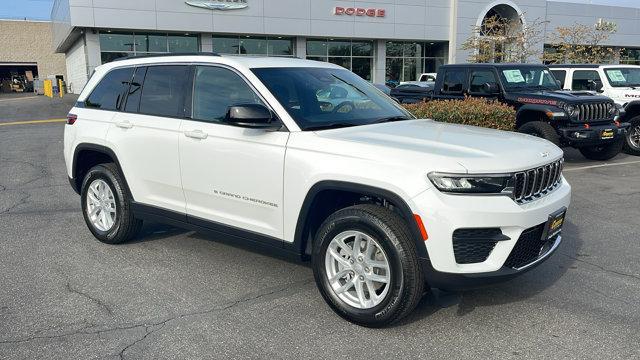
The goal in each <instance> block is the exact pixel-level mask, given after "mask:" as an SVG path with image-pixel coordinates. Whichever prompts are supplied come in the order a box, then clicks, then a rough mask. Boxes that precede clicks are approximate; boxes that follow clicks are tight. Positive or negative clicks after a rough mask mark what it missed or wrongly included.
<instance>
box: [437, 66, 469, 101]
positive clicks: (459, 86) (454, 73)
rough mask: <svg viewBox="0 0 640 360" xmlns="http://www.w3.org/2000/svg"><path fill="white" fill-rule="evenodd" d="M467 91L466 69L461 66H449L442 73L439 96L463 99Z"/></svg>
mask: <svg viewBox="0 0 640 360" xmlns="http://www.w3.org/2000/svg"><path fill="white" fill-rule="evenodd" d="M466 91H467V69H466V68H462V67H449V68H446V69H444V71H443V74H442V88H441V89H440V94H439V96H438V97H439V98H442V99H464V96H465V93H466Z"/></svg>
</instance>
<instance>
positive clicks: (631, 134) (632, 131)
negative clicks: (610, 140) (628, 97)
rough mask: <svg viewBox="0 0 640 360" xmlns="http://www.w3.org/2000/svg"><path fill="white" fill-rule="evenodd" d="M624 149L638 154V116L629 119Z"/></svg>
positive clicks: (639, 152) (639, 133)
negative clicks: (629, 125)
mask: <svg viewBox="0 0 640 360" xmlns="http://www.w3.org/2000/svg"><path fill="white" fill-rule="evenodd" d="M625 151H626V152H627V153H629V154H631V155H636V156H640V116H636V117H634V118H633V119H631V127H630V128H629V130H628V131H627V136H626V143H625Z"/></svg>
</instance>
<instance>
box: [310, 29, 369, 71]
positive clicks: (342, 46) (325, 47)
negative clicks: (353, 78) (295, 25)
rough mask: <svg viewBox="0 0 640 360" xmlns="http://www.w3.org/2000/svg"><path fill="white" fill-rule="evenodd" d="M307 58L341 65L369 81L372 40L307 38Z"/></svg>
mask: <svg viewBox="0 0 640 360" xmlns="http://www.w3.org/2000/svg"><path fill="white" fill-rule="evenodd" d="M307 59H308V60H315V61H326V62H330V63H332V64H336V65H339V66H342V67H344V68H346V69H349V70H351V71H353V72H354V73H356V74H358V75H359V76H360V77H361V78H363V79H365V80H368V81H371V79H372V70H373V41H370V40H347V39H308V40H307Z"/></svg>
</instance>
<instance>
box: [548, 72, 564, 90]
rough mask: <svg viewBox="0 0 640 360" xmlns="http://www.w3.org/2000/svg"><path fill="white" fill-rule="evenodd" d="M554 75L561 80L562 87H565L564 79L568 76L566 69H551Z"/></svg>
mask: <svg viewBox="0 0 640 360" xmlns="http://www.w3.org/2000/svg"><path fill="white" fill-rule="evenodd" d="M551 73H552V74H553V76H554V77H555V78H556V79H557V80H559V81H560V87H562V88H564V79H565V78H566V77H567V71H566V70H551Z"/></svg>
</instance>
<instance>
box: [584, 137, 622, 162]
mask: <svg viewBox="0 0 640 360" xmlns="http://www.w3.org/2000/svg"><path fill="white" fill-rule="evenodd" d="M623 147H624V140H623V139H620V140H616V141H614V142H611V143H606V144H602V145H596V146H586V147H581V148H579V149H578V150H580V153H581V154H582V156H584V157H586V158H587V159H589V160H601V161H604V160H609V159H612V158H614V157H615V156H616V155H618V154H619V153H620V152H621V151H622V148H623Z"/></svg>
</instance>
